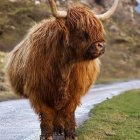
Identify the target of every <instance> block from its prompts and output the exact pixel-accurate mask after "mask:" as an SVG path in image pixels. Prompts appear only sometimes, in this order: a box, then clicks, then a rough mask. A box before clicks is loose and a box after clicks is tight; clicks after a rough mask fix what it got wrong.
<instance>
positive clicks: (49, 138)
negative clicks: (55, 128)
mask: <svg viewBox="0 0 140 140" xmlns="http://www.w3.org/2000/svg"><path fill="white" fill-rule="evenodd" d="M40 140H53V137H52V136H50V137H48V138H46V137H45V136H40Z"/></svg>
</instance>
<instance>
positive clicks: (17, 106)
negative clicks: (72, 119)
mask: <svg viewBox="0 0 140 140" xmlns="http://www.w3.org/2000/svg"><path fill="white" fill-rule="evenodd" d="M137 88H140V80H133V81H128V82H121V83H113V84H107V85H97V86H95V87H94V88H92V89H91V90H90V91H89V93H88V94H87V95H86V96H85V97H84V98H83V99H82V105H81V106H80V107H78V108H77V110H76V120H77V124H78V125H80V124H81V123H82V122H83V121H84V120H86V119H87V118H88V113H89V111H90V110H91V108H93V107H94V106H95V105H96V104H98V103H101V102H103V101H104V100H106V99H107V98H112V97H113V96H115V95H118V94H120V93H122V92H124V91H127V90H130V89H137ZM39 134H40V130H39V121H38V117H37V115H35V114H34V112H33V110H32V109H31V108H30V105H29V102H28V101H27V100H18V101H6V102H2V103H0V140H39Z"/></svg>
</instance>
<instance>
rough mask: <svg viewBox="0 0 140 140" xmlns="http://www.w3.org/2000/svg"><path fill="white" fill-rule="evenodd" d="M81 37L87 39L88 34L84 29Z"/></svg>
mask: <svg viewBox="0 0 140 140" xmlns="http://www.w3.org/2000/svg"><path fill="white" fill-rule="evenodd" d="M83 37H84V39H86V40H88V39H89V34H88V33H87V32H86V31H83Z"/></svg>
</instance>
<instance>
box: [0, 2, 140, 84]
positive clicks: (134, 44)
mask: <svg viewBox="0 0 140 140" xmlns="http://www.w3.org/2000/svg"><path fill="white" fill-rule="evenodd" d="M124 1H125V0H124ZM108 4H109V5H111V3H109V1H108ZM108 7H109V6H108ZM124 7H125V8H124ZM100 9H101V7H96V10H97V11H98V12H99V11H100ZM49 11H50V9H49V8H48V5H47V4H45V3H41V5H35V4H34V2H33V1H32V0H24V1H22V0H18V1H17V2H9V0H0V51H4V52H7V51H10V50H11V49H12V48H13V47H14V46H15V45H16V44H17V43H18V42H19V41H20V40H21V39H22V38H23V37H24V36H25V34H26V33H27V31H28V29H29V28H30V27H31V26H33V25H34V24H35V22H38V21H40V20H42V19H44V18H47V17H48V16H49ZM139 23H140V15H138V14H137V13H135V17H134V21H133V22H132V21H131V16H130V9H129V7H128V6H126V5H123V3H122V2H120V4H119V7H118V10H117V11H116V13H115V15H114V16H113V17H112V18H111V19H109V20H107V21H105V22H103V24H104V27H105V31H106V34H105V36H106V40H107V42H106V48H107V49H106V53H105V54H104V55H103V56H102V57H101V62H102V65H101V66H102V72H101V76H100V78H99V81H100V82H104V81H110V80H114V79H128V78H138V77H140V24H139Z"/></svg>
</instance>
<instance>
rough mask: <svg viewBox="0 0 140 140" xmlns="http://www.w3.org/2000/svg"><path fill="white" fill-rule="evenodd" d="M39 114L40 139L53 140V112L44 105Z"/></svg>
mask: <svg viewBox="0 0 140 140" xmlns="http://www.w3.org/2000/svg"><path fill="white" fill-rule="evenodd" d="M44 109H45V110H43V111H42V113H41V114H40V121H41V123H40V128H41V135H40V140H53V119H54V112H53V110H52V109H50V108H48V107H46V108H44Z"/></svg>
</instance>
